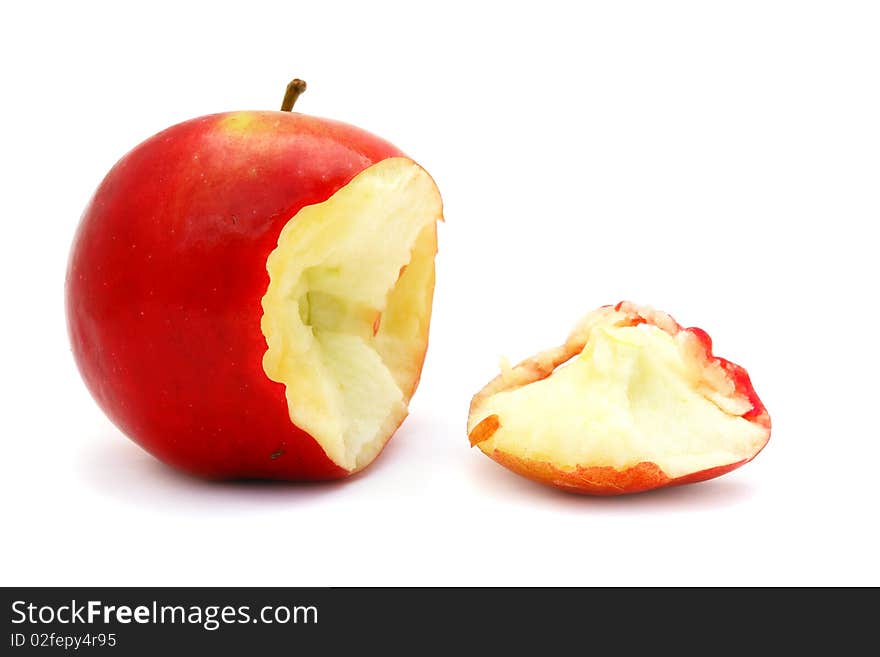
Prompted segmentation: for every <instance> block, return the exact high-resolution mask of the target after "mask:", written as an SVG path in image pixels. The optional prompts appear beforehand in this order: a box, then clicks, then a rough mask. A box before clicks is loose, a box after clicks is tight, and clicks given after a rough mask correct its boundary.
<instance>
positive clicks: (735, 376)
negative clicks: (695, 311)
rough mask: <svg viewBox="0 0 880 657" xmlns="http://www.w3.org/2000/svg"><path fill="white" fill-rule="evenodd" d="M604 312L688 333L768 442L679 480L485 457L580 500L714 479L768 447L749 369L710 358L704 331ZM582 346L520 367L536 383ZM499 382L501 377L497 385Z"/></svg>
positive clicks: (490, 422) (664, 319)
mask: <svg viewBox="0 0 880 657" xmlns="http://www.w3.org/2000/svg"><path fill="white" fill-rule="evenodd" d="M606 309H607V310H612V309H613V310H614V311H615V312H623V313H626V314H627V315H628V321H627V322H626V325H628V326H637V325H638V324H652V325H654V326H658V327H659V328H662V329H663V330H664V331H666V332H667V333H669V334H670V335H675V334H676V333H678V332H681V331H685V332H687V333H689V334H690V335H691V336H692V337H693V338H695V340H694V344H695V346H696V349H697V352H698V353H697V354H696V357H698V358H700V359H701V360H704V361H705V362H710V363H715V364H717V365H719V366H720V367H721V369H722V370H723V372H724V375H725V376H726V377H727V378H728V379H729V380H730V381H731V382H732V383H733V385H734V388H735V390H736V392H737V393H738V394H740V395H743V396H745V397H746V398H747V399H748V400H749V402H750V404H751V406H752V407H751V410H749V411H748V412H746V413H745V414H743V415H742V417H743V419H746V420H748V421H749V422H752V423H754V424H756V425H758V426H760V427H762V428H764V429H765V430H766V438H765V440H764V444H763V445H762V446H761V447H760V449H758V450H757V451H756V452H755V453H754V454H752V455H751V457H749V458H747V459H742V460H740V461H737V462H735V463H726V464H723V465H719V466H716V467H713V468H707V469H705V470H699V471H697V472H691V473H688V474H686V475H682V476H680V477H670V476H669V475H668V474H666V473H665V472H664V471H663V469H662V468H661V467H660V466H658V465H657V464H656V463H653V462H651V461H642V462H640V463H637V464H635V465H633V466H631V467H628V468H624V469H622V470H618V469H616V468H613V467H610V466H590V467H583V466H577V467H576V468H574V469H573V470H564V469H561V468H558V467H556V466H555V465H554V464H553V463H549V462H547V461H539V460H536V459H525V458H521V457H518V456H515V455H513V454H509V453H507V452H504V451H502V450H499V449H495V450H493V451H492V452H491V453H488V452H487V456H489V457H490V458H491V459H492V460H494V461H495V462H496V463H499V464H500V465H503V466H504V467H505V468H507V469H508V470H511V471H512V472H515V473H516V474H518V475H520V476H522V477H525V478H526V479H530V480H532V481H534V482H537V483H539V484H545V485H548V486H552V487H554V488H558V489H560V490H564V491H566V492H569V493H577V494H581V495H595V496H614V495H627V494H630V493H642V492H645V491H649V490H653V489H656V488H667V487H670V486H680V485H682V484H692V483H697V482H700V481H707V480H709V479H714V478H715V477H720V476H721V475H723V474H726V473H728V472H731V471H733V470H736V469H737V468H739V467H740V466H743V465H745V464H746V463H748V462H749V461H751V460H753V459H754V458H755V457H756V456H757V455H758V454H759V453H760V452H761V451H762V450H763V449H764V447H766V446H767V442H768V441H769V440H770V430H771V422H770V415H769V413H768V412H767V407H766V406H764V403H763V402H762V401H761V399H760V398H759V397H758V393H757V392H756V391H755V388H754V386H753V385H752V381H751V379H750V378H749V374H748V372H747V371H746V370H745V368H743V367H741V366H740V365H737V364H736V363H733V362H731V361H729V360H727V359H726V358H721V357H720V356H715V355H714V354H713V353H712V339H711V338H710V337H709V334H708V333H706V331H704V330H703V329H701V328H698V327H695V326H692V327H689V328H685V327H683V326H682V325H681V324H679V323H678V322H676V321H675V320H674V319H673V318H672V317H671V316H669V315H667V314H666V313H659V312H657V311H652V310H648V309H646V308H643V307H639V306H637V305H636V304H633V303H630V302H626V301H621V302H620V303H618V304H616V305H614V306H610V305H609V306H603V307H602V308H600V309H599V310H600V311H601V310H606ZM584 346H585V342H584V336H580V335H573V336H571V337H570V338H569V342H568V343H566V345H565V346H564V347H562V348H561V349H559V350H552V351H553V352H554V354H553V356H552V357H548V358H542V357H541V356H537V357H534V358H530V359H527V360H525V361H523V362H522V363H520V364H519V365H517V367H521V368H523V369H525V370H532V371H533V374H532V378H533V379H534V380H538V379H542V378H545V377H547V376H550V375H551V374H552V373H553V370H554V369H555V368H556V367H558V366H559V365H561V364H562V363H564V362H565V361H567V360H568V359H569V358H571V357H573V356H574V355H576V354H579V353H580V352H581V351H582V350H583V349H584ZM499 380H500V378H499V379H496V380H495V381H499ZM493 383H494V382H492V383H490V384H489V385H488V386H487V387H486V388H484V390H482V391H481V392H479V393H477V395H476V397H475V398H474V401H473V402H472V403H471V409H472V410H473V408H474V407H475V406H476V403H477V402H478V401H479V400H480V399H481V398H482V397H484V396H486V395H488V394H491V393H492V392H494V390H493V388H492V386H493ZM499 426H500V424H499V420H498V416H496V415H490V416H488V417H486V418H484V419H483V420H482V421H481V422H480V423H479V424H477V426H475V427H474V428H473V429H472V430H471V432H470V434H469V439H470V443H471V447H474V446H476V445H479V444H480V443H481V442H482V441H483V440H486V439H487V438H489V437H490V436H491V435H492V434H493V433H494V432H495V431H497V430H498V428H499Z"/></svg>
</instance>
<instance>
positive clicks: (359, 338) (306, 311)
mask: <svg viewBox="0 0 880 657" xmlns="http://www.w3.org/2000/svg"><path fill="white" fill-rule="evenodd" d="M440 218H442V203H441V200H440V194H439V192H438V191H437V187H436V186H435V185H434V181H433V180H432V179H431V177H430V176H429V175H428V174H427V172H425V170H424V169H422V168H421V167H420V166H418V165H417V164H416V163H415V162H413V161H412V160H409V159H407V158H403V157H393V158H388V159H385V160H382V161H381V162H379V163H377V164H374V165H373V166H371V167H369V168H367V169H365V170H364V171H363V172H361V173H360V174H358V175H357V176H355V177H354V178H353V179H352V180H351V182H349V183H348V184H347V185H346V186H344V187H342V188H341V189H340V190H339V191H337V192H336V193H335V194H333V195H332V196H331V197H330V198H329V199H327V200H326V201H324V202H323V203H317V204H315V205H309V206H306V207H304V208H302V209H301V210H300V211H299V212H298V213H297V214H296V215H295V216H294V217H293V218H292V219H291V220H290V221H288V223H287V224H286V225H285V227H284V228H283V229H282V231H281V234H280V236H279V238H278V246H277V248H276V249H275V250H274V251H273V252H272V253H271V254H270V255H269V258H268V260H267V269H268V272H269V280H270V282H269V286H268V289H267V290H266V294H265V295H264V296H263V299H262V306H263V317H262V321H261V328H262V331H263V334H264V336H265V338H266V343H267V345H268V349H267V351H266V353H265V355H264V357H263V369H264V370H265V372H266V375H267V376H268V377H269V378H270V379H272V380H273V381H276V382H279V383H283V384H284V385H285V386H286V388H285V389H286V398H287V404H288V411H289V413H290V419H291V422H292V423H293V424H294V425H296V426H297V427H299V428H300V429H302V430H304V431H305V432H307V433H308V434H309V435H311V436H312V437H313V438H314V439H315V440H316V441H317V442H318V443H319V444H320V446H321V447H322V448H323V450H324V452H325V453H326V454H327V457H328V458H329V459H330V460H332V461H333V462H334V463H335V464H336V465H337V466H339V467H340V468H342V469H344V470H346V471H348V472H356V471H357V470H360V469H361V468H363V467H364V466H366V465H367V464H369V463H370V462H372V460H373V459H374V458H375V457H376V455H377V454H378V453H379V452H380V450H381V449H382V447H383V446H384V444H385V442H386V441H387V440H388V438H389V437H390V436H391V434H393V433H394V431H395V429H397V427H398V426H399V425H400V423H401V422H403V419H404V418H405V417H406V414H407V404H408V402H409V399H410V397H411V396H412V394H413V392H414V391H415V388H416V385H417V384H418V380H419V375H420V372H421V364H422V361H423V359H424V354H425V350H426V349H427V341H428V326H429V324H430V319H431V300H432V296H433V290H434V255H435V253H436V250H437V235H436V222H437V220H438V219H440Z"/></svg>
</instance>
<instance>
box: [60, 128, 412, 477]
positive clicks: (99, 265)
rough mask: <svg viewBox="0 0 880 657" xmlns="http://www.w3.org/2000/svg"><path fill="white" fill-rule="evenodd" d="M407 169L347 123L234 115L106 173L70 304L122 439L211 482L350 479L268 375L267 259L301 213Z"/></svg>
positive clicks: (87, 366) (76, 335)
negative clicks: (263, 323)
mask: <svg viewBox="0 0 880 657" xmlns="http://www.w3.org/2000/svg"><path fill="white" fill-rule="evenodd" d="M400 155H402V153H401V152H400V151H399V150H398V149H397V148H395V147H394V146H392V145H391V144H389V143H388V142H386V141H384V140H382V139H379V138H378V137H375V136H373V135H371V134H369V133H367V132H365V131H363V130H360V129H358V128H355V127H353V126H350V125H347V124H344V123H339V122H336V121H331V120H327V119H320V118H316V117H310V116H306V115H303V114H299V113H292V112H272V111H266V112H234V113H226V114H216V115H210V116H204V117H200V118H197V119H193V120H190V121H187V122H184V123H181V124H178V125H175V126H172V127H171V128H168V129H167V130H165V131H163V132H160V133H159V134H157V135H155V136H153V137H151V138H150V139H148V140H147V141H145V142H143V143H142V144H140V145H139V146H137V147H136V148H135V149H134V150H132V151H131V152H129V153H128V154H127V155H126V156H125V157H123V158H122V159H121V160H120V161H119V162H118V163H117V164H116V165H115V166H114V167H113V169H112V170H111V171H110V172H109V173H108V174H107V176H106V178H105V179H104V181H103V182H102V183H101V185H100V187H99V188H98V190H97V191H96V192H95V194H94V196H93V197H92V199H91V201H90V203H89V205H88V207H87V208H86V210H85V213H84V215H83V217H82V220H81V223H80V225H79V229H78V231H77V233H76V236H75V238H74V242H73V247H72V251H71V256H70V261H69V264H68V270H67V281H66V305H67V320H68V331H69V334H70V341H71V344H72V347H73V354H74V357H75V359H76V362H77V365H78V366H79V370H80V372H81V374H82V377H83V379H84V380H85V383H86V385H87V387H88V389H89V391H90V392H91V394H92V395H93V396H94V398H95V400H96V401H97V403H98V404H99V406H100V407H101V408H102V409H103V410H104V412H105V413H106V414H107V416H108V417H109V418H110V419H111V420H112V421H113V422H114V423H115V424H116V425H117V426H118V427H119V428H120V429H121V430H122V431H123V433H125V434H126V435H127V436H129V437H130V438H131V439H133V440H134V441H135V442H137V443H138V444H139V445H140V446H141V447H143V448H144V449H146V450H147V451H148V452H150V453H152V454H153V455H155V456H156V457H158V458H159V459H161V460H162V461H164V462H166V463H168V464H170V465H173V466H176V467H178V468H181V469H183V470H185V471H188V472H190V473H193V474H196V475H200V476H204V477H210V478H263V479H265V478H269V479H296V480H312V479H315V480H317V479H334V478H339V477H344V476H347V475H348V474H349V472H348V471H347V470H345V469H343V468H341V467H339V466H338V465H336V464H335V463H334V462H333V461H331V460H330V459H329V458H328V457H327V456H326V455H325V453H324V451H323V450H322V449H321V447H320V445H319V444H318V443H317V442H316V441H315V440H314V439H313V438H312V437H311V436H309V435H308V434H307V433H306V432H304V431H302V430H301V429H299V428H298V427H296V426H295V425H294V424H293V423H292V422H291V420H290V417H289V415H288V406H287V402H286V400H285V388H284V385H283V384H280V383H276V382H273V381H271V380H270V379H269V378H268V377H267V376H266V374H265V372H264V371H263V368H262V358H263V354H264V353H265V351H266V341H265V338H264V336H263V334H262V332H261V330H260V317H261V316H262V312H263V311H262V308H261V305H260V300H261V298H262V296H263V294H265V292H266V288H267V285H268V283H269V277H268V273H267V271H266V259H267V257H268V255H269V253H270V252H271V251H272V250H273V249H274V248H275V246H276V245H277V240H278V236H279V233H280V232H281V229H282V228H283V227H284V225H285V224H286V223H287V222H288V220H289V219H290V218H291V217H292V216H293V215H294V214H296V212H298V211H299V210H300V208H302V207H303V206H305V205H310V204H314V203H319V202H322V201H324V200H326V199H327V198H328V197H330V196H331V195H332V194H333V193H334V192H336V191H337V190H338V189H339V188H341V187H342V186H344V185H345V184H347V183H348V182H349V181H350V180H351V179H352V178H353V177H354V176H355V175H357V174H358V173H360V172H361V171H363V170H364V169H366V168H367V167H369V166H371V165H373V164H375V163H376V162H379V161H381V160H384V159H386V158H388V157H395V156H400Z"/></svg>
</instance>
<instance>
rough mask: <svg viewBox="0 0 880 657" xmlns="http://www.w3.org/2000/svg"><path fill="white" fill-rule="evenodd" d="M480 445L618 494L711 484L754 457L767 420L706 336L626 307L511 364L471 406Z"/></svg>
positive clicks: (560, 479)
mask: <svg viewBox="0 0 880 657" xmlns="http://www.w3.org/2000/svg"><path fill="white" fill-rule="evenodd" d="M468 433H469V436H470V441H471V444H472V445H476V446H478V447H479V448H480V449H481V450H482V451H483V452H484V453H485V454H486V455H487V456H489V457H491V458H492V459H494V460H495V461H497V462H498V463H500V464H501V465H504V466H505V467H507V468H509V469H511V470H513V471H514V472H516V473H518V474H521V475H523V476H525V477H528V478H530V479H533V480H535V481H539V482H541V483H545V484H550V485H553V486H557V487H559V488H562V489H565V490H570V491H574V492H579V493H587V494H594V495H617V494H622V493H635V492H640V491H645V490H649V489H652V488H659V487H663V486H671V485H676V484H683V483H690V482H696V481H703V480H705V479H710V478H712V477H717V476H719V475H721V474H724V473H725V472H729V471H730V470H733V469H734V468H737V467H739V466H741V465H743V464H744V463H747V462H748V461H750V460H751V459H753V458H754V457H755V456H756V455H757V454H758V452H760V451H761V449H762V448H763V447H764V445H766V444H767V441H768V440H769V438H770V417H769V415H768V414H767V410H766V409H765V408H764V405H763V404H762V403H761V401H760V399H758V396H757V394H756V393H755V391H754V388H753V387H752V385H751V382H750V380H749V376H748V374H747V373H746V371H745V370H744V369H743V368H741V367H740V366H738V365H735V364H734V363H731V362H729V361H727V360H724V359H723V358H718V357H716V356H714V355H713V354H712V343H711V340H710V339H709V336H708V335H707V334H706V333H705V332H703V331H702V330H700V329H698V328H682V327H681V326H680V325H679V324H678V323H677V322H676V321H675V320H674V319H672V317H670V316H669V315H667V314H665V313H662V312H658V311H655V310H652V309H650V308H647V307H643V306H637V305H635V304H632V303H629V302H621V303H619V304H618V305H616V306H613V307H612V306H605V307H602V308H599V309H598V310H596V311H594V312H592V313H590V314H588V315H587V316H586V317H584V318H583V319H582V320H581V321H580V322H579V323H578V325H577V326H576V327H575V329H574V331H573V332H572V333H571V335H570V336H569V338H568V340H567V341H566V342H565V344H564V345H562V346H561V347H558V348H556V349H551V350H549V351H545V352H542V353H540V354H538V355H537V356H535V357H533V358H529V359H527V360H525V361H523V362H522V363H520V364H518V365H516V366H515V367H513V368H509V367H505V368H503V370H502V373H501V375H500V376H498V377H496V378H495V379H494V380H493V381H492V382H490V383H489V384H488V385H487V386H486V387H485V388H484V389H483V390H481V391H480V392H479V393H478V394H477V395H476V396H475V397H474V398H473V401H472V402H471V408H470V415H469V417H468Z"/></svg>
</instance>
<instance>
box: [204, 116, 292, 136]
mask: <svg viewBox="0 0 880 657" xmlns="http://www.w3.org/2000/svg"><path fill="white" fill-rule="evenodd" d="M278 123H279V122H278V120H277V119H267V117H266V116H265V115H262V114H260V113H258V112H247V111H245V112H231V113H229V114H227V115H226V116H224V117H223V118H221V119H220V121H219V122H218V123H217V127H218V128H219V129H220V130H221V131H222V132H224V133H226V134H228V135H233V136H235V135H253V134H254V133H255V132H268V131H270V130H274V129H276V128H277V126H278Z"/></svg>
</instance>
